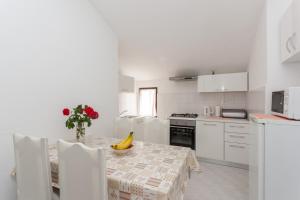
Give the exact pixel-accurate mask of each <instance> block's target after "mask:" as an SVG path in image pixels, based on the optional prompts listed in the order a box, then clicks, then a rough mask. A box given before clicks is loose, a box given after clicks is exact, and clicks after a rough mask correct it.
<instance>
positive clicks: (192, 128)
mask: <svg viewBox="0 0 300 200" xmlns="http://www.w3.org/2000/svg"><path fill="white" fill-rule="evenodd" d="M170 127H171V128H185V129H191V130H194V129H195V127H187V126H170Z"/></svg>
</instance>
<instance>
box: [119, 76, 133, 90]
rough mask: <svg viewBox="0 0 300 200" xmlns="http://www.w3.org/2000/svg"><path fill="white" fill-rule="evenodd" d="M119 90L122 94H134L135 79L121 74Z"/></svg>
mask: <svg viewBox="0 0 300 200" xmlns="http://www.w3.org/2000/svg"><path fill="white" fill-rule="evenodd" d="M119 90H120V92H134V78H133V77H130V76H125V75H122V74H120V75H119Z"/></svg>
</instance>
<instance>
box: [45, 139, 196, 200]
mask: <svg viewBox="0 0 300 200" xmlns="http://www.w3.org/2000/svg"><path fill="white" fill-rule="evenodd" d="M75 141H76V140H74V141H72V140H70V141H69V142H75ZM118 142H120V140H119V139H116V138H106V137H95V136H90V137H86V138H85V142H84V144H85V145H87V146H88V147H91V148H102V149H104V150H105V155H106V174H107V182H108V183H107V186H108V199H109V200H183V196H184V191H185V189H186V187H187V183H188V180H189V178H190V175H191V171H196V172H200V170H199V163H198V161H197V159H196V156H195V152H194V151H193V150H192V149H190V148H186V147H179V146H170V145H165V144H154V143H147V142H141V141H134V142H133V147H132V149H131V150H130V151H129V152H128V153H126V154H124V155H120V154H116V153H115V152H114V150H113V149H112V148H111V144H115V143H118ZM49 159H50V165H51V174H52V185H53V187H54V188H56V189H58V190H59V171H58V170H59V166H58V157H57V147H56V145H55V144H52V145H49ZM83 173H84V172H83Z"/></svg>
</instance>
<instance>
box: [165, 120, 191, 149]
mask: <svg viewBox="0 0 300 200" xmlns="http://www.w3.org/2000/svg"><path fill="white" fill-rule="evenodd" d="M170 145H175V146H182V147H190V148H191V149H194V150H195V127H189V126H172V125H171V126H170Z"/></svg>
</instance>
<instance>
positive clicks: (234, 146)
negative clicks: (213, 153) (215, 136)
mask: <svg viewBox="0 0 300 200" xmlns="http://www.w3.org/2000/svg"><path fill="white" fill-rule="evenodd" d="M229 146H230V147H232V148H239V149H245V147H244V146H239V145H232V144H231V145H229Z"/></svg>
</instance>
